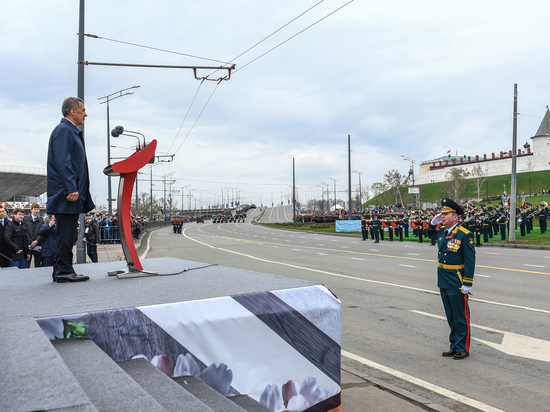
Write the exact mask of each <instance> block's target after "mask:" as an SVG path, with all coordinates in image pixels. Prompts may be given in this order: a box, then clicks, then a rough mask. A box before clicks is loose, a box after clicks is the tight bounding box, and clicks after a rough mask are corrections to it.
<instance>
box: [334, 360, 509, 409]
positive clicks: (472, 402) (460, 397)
mask: <svg viewBox="0 0 550 412" xmlns="http://www.w3.org/2000/svg"><path fill="white" fill-rule="evenodd" d="M342 356H345V357H346V358H349V359H352V360H354V361H356V362H359V363H362V364H363V365H367V366H369V367H371V368H374V369H378V370H379V371H382V372H384V373H387V374H389V375H392V376H395V377H397V378H399V379H402V380H404V381H407V382H410V383H412V384H414V385H417V386H420V387H422V388H425V389H427V390H429V391H432V392H435V393H438V394H440V395H442V396H445V397H447V398H450V399H454V400H455V401H457V402H461V403H463V404H465V405H469V406H472V407H474V408H477V409H479V410H481V411H484V412H504V411H503V410H501V409H497V408H494V407H492V406H490V405H487V404H485V403H482V402H479V401H476V400H475V399H472V398H468V397H466V396H464V395H460V394H459V393H456V392H453V391H450V390H448V389H445V388H442V387H441V386H437V385H434V384H432V383H429V382H426V381H423V380H422V379H418V378H415V377H414V376H411V375H408V374H406V373H403V372H400V371H398V370H395V369H392V368H389V367H387V366H384V365H381V364H379V363H376V362H373V361H371V360H369V359H366V358H363V357H361V356H359V355H356V354H354V353H351V352H347V351H345V350H342Z"/></svg>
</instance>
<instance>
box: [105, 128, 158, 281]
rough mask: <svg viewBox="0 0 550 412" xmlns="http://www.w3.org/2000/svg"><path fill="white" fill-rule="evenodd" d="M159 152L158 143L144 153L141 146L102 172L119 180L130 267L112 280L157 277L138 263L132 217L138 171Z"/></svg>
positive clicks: (120, 215) (119, 202)
mask: <svg viewBox="0 0 550 412" xmlns="http://www.w3.org/2000/svg"><path fill="white" fill-rule="evenodd" d="M119 127H120V126H119ZM121 133H122V132H121ZM121 133H119V134H121ZM113 136H114V134H113ZM156 148H157V141H156V140H153V141H152V142H151V143H149V144H147V145H145V146H144V147H143V148H142V149H141V148H140V147H139V146H138V148H137V149H136V152H135V153H134V154H132V155H131V156H130V157H128V158H126V159H124V160H121V161H120V162H116V163H114V164H112V165H109V166H107V167H106V168H105V169H103V173H104V174H105V175H107V176H120V182H119V184H118V196H117V206H118V226H119V232H120V243H121V244H122V250H123V252H124V257H125V258H126V263H127V267H126V268H125V269H121V270H115V271H111V272H109V275H110V276H115V275H117V276H118V278H119V279H121V278H130V277H140V276H154V275H156V274H157V273H156V272H151V271H146V270H143V266H142V265H141V262H140V261H139V257H138V255H137V251H136V247H135V245H134V239H133V236H132V216H131V209H132V191H133V188H134V182H135V181H136V176H137V173H138V171H139V169H141V168H142V167H143V166H145V165H146V164H147V163H150V162H152V161H153V159H154V157H155V150H156Z"/></svg>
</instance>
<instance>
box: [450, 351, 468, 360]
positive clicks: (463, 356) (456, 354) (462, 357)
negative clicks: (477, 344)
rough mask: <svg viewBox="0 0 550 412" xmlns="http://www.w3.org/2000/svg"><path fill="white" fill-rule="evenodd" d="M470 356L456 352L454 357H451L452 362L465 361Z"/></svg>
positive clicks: (466, 353)
mask: <svg viewBox="0 0 550 412" xmlns="http://www.w3.org/2000/svg"><path fill="white" fill-rule="evenodd" d="M468 356H470V354H469V353H468V352H457V353H455V356H453V359H454V360H462V359H466V358H467V357H468Z"/></svg>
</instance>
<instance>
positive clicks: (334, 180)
mask: <svg viewBox="0 0 550 412" xmlns="http://www.w3.org/2000/svg"><path fill="white" fill-rule="evenodd" d="M329 179H330V180H332V181H333V182H334V212H335V213H336V182H337V180H336V179H333V178H332V177H329ZM329 212H330V209H329Z"/></svg>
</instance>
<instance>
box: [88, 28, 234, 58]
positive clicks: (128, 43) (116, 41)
mask: <svg viewBox="0 0 550 412" xmlns="http://www.w3.org/2000/svg"><path fill="white" fill-rule="evenodd" d="M78 34H81V35H83V36H86V37H91V38H92V39H100V40H107V41H112V42H115V43H122V44H127V45H129V46H135V47H141V48H144V49H150V50H156V51H160V52H164V53H171V54H177V55H180V56H187V57H193V58H195V59H201V60H207V61H210V62H216V63H221V64H230V63H227V62H224V61H221V60H215V59H209V58H207V57H201V56H195V55H192V54H186V53H180V52H176V51H172V50H166V49H159V48H157V47H151V46H144V45H142V44H137V43H130V42H127V41H122V40H115V39H109V38H107V37H100V36H97V35H95V34H87V33H78Z"/></svg>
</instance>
